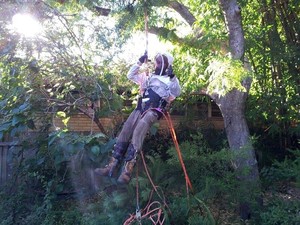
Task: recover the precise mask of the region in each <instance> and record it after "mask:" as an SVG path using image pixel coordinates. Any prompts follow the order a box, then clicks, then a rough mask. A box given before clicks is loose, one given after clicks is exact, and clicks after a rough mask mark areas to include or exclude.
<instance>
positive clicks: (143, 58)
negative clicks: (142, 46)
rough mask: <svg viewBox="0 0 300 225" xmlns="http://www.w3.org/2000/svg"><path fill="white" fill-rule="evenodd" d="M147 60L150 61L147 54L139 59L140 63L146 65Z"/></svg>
mask: <svg viewBox="0 0 300 225" xmlns="http://www.w3.org/2000/svg"><path fill="white" fill-rule="evenodd" d="M145 60H148V54H147V52H145V54H144V55H143V56H141V57H140V58H139V61H140V63H144V62H145Z"/></svg>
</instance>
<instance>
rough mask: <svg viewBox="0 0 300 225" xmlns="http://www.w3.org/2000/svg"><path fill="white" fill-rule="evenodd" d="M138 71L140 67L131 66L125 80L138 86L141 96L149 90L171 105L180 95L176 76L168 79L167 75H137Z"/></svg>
mask: <svg viewBox="0 0 300 225" xmlns="http://www.w3.org/2000/svg"><path fill="white" fill-rule="evenodd" d="M139 69H140V65H138V64H135V65H133V66H132V67H131V68H130V70H129V71H128V74H127V78H128V79H129V80H132V81H133V82H134V83H136V84H138V85H139V87H140V94H141V96H143V95H144V94H145V92H146V91H147V90H148V89H151V90H152V91H154V92H155V93H156V94H157V95H159V97H161V98H162V99H163V100H165V101H166V102H167V103H171V102H172V101H173V100H174V99H175V98H176V97H178V96H179V95H180V92H181V88H180V85H179V81H178V79H177V77H176V76H175V77H173V78H170V77H169V76H168V75H161V76H160V75H156V74H149V75H147V74H146V73H139ZM146 94H147V93H146Z"/></svg>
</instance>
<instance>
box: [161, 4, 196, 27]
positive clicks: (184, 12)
mask: <svg viewBox="0 0 300 225" xmlns="http://www.w3.org/2000/svg"><path fill="white" fill-rule="evenodd" d="M167 4H168V6H169V7H170V8H172V9H174V10H175V11H176V12H178V13H179V14H180V15H181V16H182V18H183V19H185V21H186V22H187V23H188V24H189V25H190V26H191V27H192V26H193V24H194V23H195V21H196V18H195V17H194V15H193V14H192V13H191V12H190V10H189V8H188V7H186V6H185V5H183V4H181V3H179V2H178V1H168V3H167Z"/></svg>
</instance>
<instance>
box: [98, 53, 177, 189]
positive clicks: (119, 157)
mask: <svg viewBox="0 0 300 225" xmlns="http://www.w3.org/2000/svg"><path fill="white" fill-rule="evenodd" d="M147 60H148V55H147V52H145V54H144V55H143V56H141V57H140V58H139V60H138V62H137V63H136V64H134V65H132V66H131V68H130V70H129V72H128V74H127V78H128V79H129V80H131V81H133V82H134V83H136V84H138V85H139V88H140V97H139V99H138V103H137V107H136V108H135V109H134V110H133V112H132V113H131V114H130V116H129V117H128V119H127V120H126V121H125V123H124V125H123V128H122V130H121V132H120V133H119V135H118V137H117V141H116V144H115V145H114V149H113V151H112V156H111V157H110V159H109V163H108V164H107V165H106V166H105V167H104V168H96V169H95V173H96V174H97V175H100V176H112V174H113V172H114V170H115V168H116V167H117V165H118V164H119V163H122V162H124V166H123V169H122V172H121V175H120V176H119V178H118V180H117V182H118V183H121V184H127V183H129V182H130V180H131V174H132V172H133V168H134V166H135V163H136V158H137V155H138V153H139V152H140V151H141V149H142V145H143V141H144V139H145V136H146V134H147V132H148V130H149V128H150V127H151V126H152V125H153V124H154V123H155V122H157V121H158V120H159V119H160V118H161V117H162V112H163V111H164V110H165V108H166V106H167V105H169V104H170V103H171V102H172V101H173V100H174V99H175V98H176V97H178V96H179V95H180V92H181V87H180V84H179V81H178V79H177V77H176V76H175V74H174V73H173V69H172V64H173V61H174V58H173V56H172V55H171V54H169V53H159V54H157V55H156V56H155V58H154V64H155V69H154V71H153V72H152V73H150V74H148V73H147V72H143V73H140V72H139V70H140V67H141V66H142V64H143V63H145V62H147Z"/></svg>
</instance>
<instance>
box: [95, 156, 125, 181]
mask: <svg viewBox="0 0 300 225" xmlns="http://www.w3.org/2000/svg"><path fill="white" fill-rule="evenodd" d="M118 162H119V160H117V159H116V158H114V157H111V158H110V160H109V163H108V164H107V165H106V166H105V167H104V168H96V169H95V173H96V174H97V175H99V176H109V177H111V176H112V174H113V172H114V169H115V168H116V166H117V165H118Z"/></svg>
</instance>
